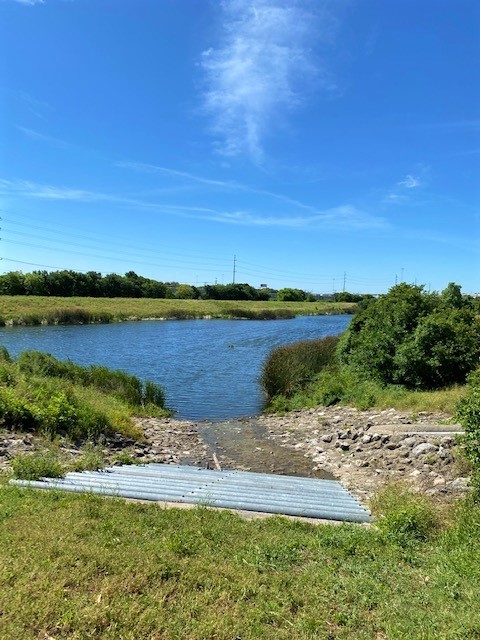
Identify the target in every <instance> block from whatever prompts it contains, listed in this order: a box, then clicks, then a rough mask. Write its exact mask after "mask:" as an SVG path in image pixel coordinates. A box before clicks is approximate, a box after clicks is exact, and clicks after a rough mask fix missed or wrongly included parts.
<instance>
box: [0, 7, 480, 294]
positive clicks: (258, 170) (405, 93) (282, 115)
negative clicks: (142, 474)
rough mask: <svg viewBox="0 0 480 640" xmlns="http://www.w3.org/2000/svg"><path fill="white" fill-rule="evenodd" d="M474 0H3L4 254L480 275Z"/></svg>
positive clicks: (253, 269)
mask: <svg viewBox="0 0 480 640" xmlns="http://www.w3.org/2000/svg"><path fill="white" fill-rule="evenodd" d="M479 42H480V4H479V3H478V2H477V1H476V0H414V1H412V0H335V1H333V0H331V1H327V0H288V1H287V0H226V1H225V2H219V1H213V0H211V1H210V0H43V1H42V0H0V61H1V62H0V136H1V138H0V140H1V148H0V209H1V213H0V216H1V218H2V220H1V233H0V236H1V240H0V256H1V257H2V259H3V260H2V262H1V265H0V267H1V270H2V271H10V270H15V269H19V270H22V271H25V272H26V271H31V270H33V269H38V268H44V267H47V268H49V269H52V268H71V269H75V270H84V271H87V270H95V271H101V272H102V273H111V272H116V273H125V272H126V271H129V270H132V269H133V270H134V271H136V272H137V273H139V274H142V275H145V276H148V277H152V278H156V279H159V280H165V281H171V280H176V281H180V282H190V283H193V284H202V283H204V282H208V283H212V282H215V281H217V282H220V283H221V282H224V283H227V282H231V280H232V269H233V257H234V256H236V259H237V264H236V266H237V274H236V280H237V282H250V283H251V284H253V285H255V286H258V285H259V284H261V283H266V284H268V285H269V286H272V287H276V288H278V287H283V286H294V287H300V288H302V289H305V290H309V291H314V292H331V291H332V290H336V291H340V290H342V289H343V286H344V282H345V286H346V289H348V290H350V291H360V292H383V291H386V290H388V288H389V287H391V286H392V285H393V284H394V283H395V280H397V281H400V280H402V279H404V280H405V281H407V282H417V283H418V284H425V286H426V287H427V288H431V289H432V290H440V289H442V288H444V287H445V286H446V285H447V283H448V282H450V281H455V282H458V283H459V284H461V285H462V287H463V289H464V291H466V292H478V291H480V282H479V275H480V214H479V160H480V155H479V154H480V135H479V133H480V110H479V107H480V83H479V81H478V77H479V73H478V72H479V68H478V60H479V54H480V44H479Z"/></svg>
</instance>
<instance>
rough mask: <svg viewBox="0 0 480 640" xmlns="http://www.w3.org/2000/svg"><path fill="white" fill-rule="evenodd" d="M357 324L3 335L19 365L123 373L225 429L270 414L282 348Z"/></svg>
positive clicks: (304, 322)
mask: <svg viewBox="0 0 480 640" xmlns="http://www.w3.org/2000/svg"><path fill="white" fill-rule="evenodd" d="M350 320H351V316H349V315H339V316H300V317H297V318H294V319H293V320H267V321H265V320H263V321H262V320H182V321H179V320H171V321H168V320H167V321H141V322H121V323H113V324H100V325H82V326H39V327H2V328H0V344H2V345H4V346H5V347H6V348H7V349H8V351H9V352H10V354H11V355H12V356H13V357H16V356H18V354H19V353H21V352H22V351H25V350H26V349H37V350H39V351H46V352H48V353H51V354H52V355H54V356H55V357H56V358H59V359H61V360H66V359H67V358H69V359H70V360H72V362H75V363H77V364H83V365H88V364H101V365H105V366H107V367H109V368H111V369H122V370H124V371H127V372H128V373H133V374H135V375H136V376H138V377H139V378H141V379H142V380H147V379H148V380H152V381H153V382H155V383H157V384H160V385H162V386H163V387H164V389H165V392H166V396H167V406H168V407H169V408H170V409H172V410H173V411H175V417H177V418H183V419H188V420H195V421H200V420H211V421H223V420H231V419H234V418H240V417H246V416H252V415H256V414H258V413H259V412H260V411H261V409H262V403H263V394H262V389H261V385H260V374H261V368H262V364H263V362H264V360H265V358H266V357H267V355H268V354H269V353H270V351H271V350H272V349H273V348H274V347H277V346H279V345H282V344H288V343H291V342H297V341H299V340H313V339H316V338H322V337H324V336H327V335H334V334H339V333H343V331H345V329H346V328H347V327H348V324H349V323H350Z"/></svg>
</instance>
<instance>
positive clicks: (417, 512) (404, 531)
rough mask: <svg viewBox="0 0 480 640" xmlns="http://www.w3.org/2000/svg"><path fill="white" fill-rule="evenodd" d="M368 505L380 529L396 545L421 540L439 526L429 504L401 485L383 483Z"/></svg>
mask: <svg viewBox="0 0 480 640" xmlns="http://www.w3.org/2000/svg"><path fill="white" fill-rule="evenodd" d="M372 507H373V511H374V513H375V514H376V515H377V526H378V528H379V529H380V531H381V532H382V533H383V535H384V536H385V537H386V538H387V539H388V540H389V541H391V542H394V543H396V544H399V545H403V546H405V545H409V544H413V543H416V542H422V541H425V540H427V539H428V538H430V537H431V536H432V535H433V534H434V532H435V531H436V529H437V528H438V526H439V522H438V514H436V512H435V509H434V506H433V504H432V503H431V502H430V501H429V500H428V499H427V498H426V497H425V496H419V495H414V494H413V493H412V492H411V491H409V490H408V489H407V488H404V487H398V486H393V485H390V486H387V487H386V488H385V489H384V490H383V491H382V492H380V493H379V494H378V495H377V496H376V498H375V499H374V501H373V504H372Z"/></svg>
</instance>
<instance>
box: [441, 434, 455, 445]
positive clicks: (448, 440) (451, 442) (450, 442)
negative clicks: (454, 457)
mask: <svg viewBox="0 0 480 640" xmlns="http://www.w3.org/2000/svg"><path fill="white" fill-rule="evenodd" d="M440 444H441V445H442V447H446V448H450V447H453V445H454V444H455V438H454V437H453V436H444V437H443V438H442V439H441V440H440Z"/></svg>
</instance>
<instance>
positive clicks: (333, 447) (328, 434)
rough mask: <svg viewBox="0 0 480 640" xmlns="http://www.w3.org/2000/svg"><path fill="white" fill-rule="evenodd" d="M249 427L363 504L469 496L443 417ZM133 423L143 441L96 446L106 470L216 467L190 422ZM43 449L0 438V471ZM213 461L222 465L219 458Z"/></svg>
mask: <svg viewBox="0 0 480 640" xmlns="http://www.w3.org/2000/svg"><path fill="white" fill-rule="evenodd" d="M250 420H252V421H253V420H255V421H258V422H259V423H261V424H262V425H263V426H264V427H265V432H266V434H267V435H266V438H267V440H266V442H268V440H275V441H276V443H277V444H279V445H281V446H282V447H284V448H286V449H287V450H288V449H291V450H295V451H296V452H297V453H302V454H303V456H305V458H307V459H308V460H310V462H311V465H312V469H323V470H325V471H328V472H330V473H331V474H333V475H334V476H335V477H336V478H337V479H338V480H340V481H341V482H342V483H343V484H344V485H345V486H346V487H347V488H348V489H349V490H351V491H352V492H353V493H355V494H356V495H357V496H358V497H359V498H360V499H362V500H368V499H369V498H371V496H372V495H373V494H374V493H375V492H376V491H377V490H378V489H380V488H381V487H382V486H383V485H385V484H386V483H387V482H396V481H404V482H406V483H408V484H410V485H411V486H412V488H413V489H414V490H417V491H421V492H425V493H427V494H429V495H432V496H438V497H439V498H441V497H444V498H447V499H448V498H450V497H456V496H459V495H462V494H464V493H465V492H466V491H468V479H467V478H466V477H464V476H463V475H462V473H461V466H460V465H459V464H458V462H456V457H458V456H457V455H456V453H455V449H456V448H457V438H456V434H455V432H456V431H458V430H459V426H458V425H455V424H451V417H450V416H449V415H448V414H443V413H426V412H419V413H418V414H412V413H405V412H401V411H397V410H395V409H387V410H382V411H380V410H368V411H359V410H357V409H353V408H350V407H338V406H337V407H318V408H316V409H309V410H302V411H294V412H292V413H289V414H287V415H285V416H275V415H264V416H259V417H257V418H251V419H250ZM135 423H136V426H137V427H138V428H139V429H140V430H142V431H143V433H144V439H143V440H142V441H137V440H133V439H129V438H125V437H123V436H121V435H119V434H117V435H115V436H113V437H111V438H109V439H104V442H103V443H102V445H101V446H102V448H103V453H104V456H105V459H106V461H107V463H111V462H112V461H114V460H115V457H116V456H118V454H120V453H122V452H127V453H128V454H130V455H131V456H132V458H134V459H136V460H137V461H138V462H163V463H169V464H192V465H195V466H202V467H210V468H214V467H215V460H214V459H213V458H212V451H211V447H207V444H206V443H205V442H203V441H202V439H201V437H200V435H199V433H198V428H197V425H196V424H195V423H194V422H189V421H180V420H175V419H169V418H166V419H160V418H136V419H135ZM252 446H253V444H252ZM44 447H45V441H44V440H42V439H40V438H37V437H35V436H33V435H31V434H15V433H12V432H9V431H3V432H0V472H1V471H2V470H3V471H6V470H7V469H8V468H9V461H10V459H11V458H12V457H13V456H15V455H18V454H21V453H29V452H32V451H34V450H38V449H41V448H44ZM60 448H61V449H62V451H63V452H64V453H65V454H66V456H67V457H70V458H75V457H77V456H79V455H81V449H80V448H79V447H76V446H73V445H72V444H70V443H68V442H63V444H62V443H60ZM266 449H268V446H267V447H266ZM457 451H458V449H457ZM218 457H219V458H221V459H225V456H222V454H221V452H220V451H219V452H218ZM228 466H229V468H236V467H235V460H229V461H228ZM265 470H266V471H270V469H269V468H266V469H265Z"/></svg>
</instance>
